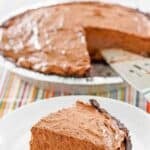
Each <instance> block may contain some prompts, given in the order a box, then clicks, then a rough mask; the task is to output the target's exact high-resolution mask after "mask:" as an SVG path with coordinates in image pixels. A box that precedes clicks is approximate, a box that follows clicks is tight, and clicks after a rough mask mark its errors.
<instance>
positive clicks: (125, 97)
mask: <svg viewBox="0 0 150 150" xmlns="http://www.w3.org/2000/svg"><path fill="white" fill-rule="evenodd" d="M106 91H107V92H101V90H100V91H99V92H98V93H88V94H90V95H100V96H105V97H111V98H115V99H120V100H122V101H125V102H128V103H130V104H132V105H136V106H138V107H141V108H144V107H145V106H144V105H145V103H144V100H143V99H142V97H141V96H140V95H139V94H137V92H136V91H135V90H133V89H132V88H131V87H130V86H127V87H126V88H123V87H117V88H114V89H113V90H112V89H109V88H107V89H106ZM70 94H73V93H70ZM70 94H69V93H65V92H64V93H63V92H58V91H57V92H56V91H54V89H53V90H51V89H42V88H38V87H36V86H34V85H32V84H30V83H28V82H25V81H23V80H21V78H19V77H18V76H16V75H14V74H13V73H10V72H9V71H8V70H6V69H5V68H2V67H0V117H2V116H4V115H5V114H6V113H8V112H11V111H12V110H14V109H16V108H19V107H21V106H23V105H25V104H28V103H31V102H35V101H36V100H39V99H47V98H49V97H52V96H60V95H70ZM75 94H77V93H75Z"/></svg>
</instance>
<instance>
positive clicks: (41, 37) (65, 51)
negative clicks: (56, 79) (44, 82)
mask: <svg viewBox="0 0 150 150" xmlns="http://www.w3.org/2000/svg"><path fill="white" fill-rule="evenodd" d="M107 48H122V49H125V50H129V51H132V52H135V53H138V54H141V53H148V54H149V53H150V18H149V16H148V15H146V14H144V13H141V12H139V11H138V10H134V9H131V8H126V7H123V6H119V5H113V4H104V3H96V2H75V3H66V4H58V5H53V6H48V7H42V8H38V9H32V10H27V11H25V12H24V13H22V14H19V15H17V16H15V17H13V18H10V19H9V20H7V21H6V22H4V23H3V24H2V25H1V26H0V52H1V54H2V55H4V56H5V57H7V58H8V57H9V58H11V60H13V61H14V62H15V63H16V64H17V65H18V66H21V67H24V68H27V69H32V70H34V71H38V72H42V73H44V74H57V75H62V76H79V77H81V76H85V75H86V74H88V72H89V71H90V68H91V62H92V61H95V60H96V61H97V60H98V61H99V60H101V59H102V57H101V50H102V49H107Z"/></svg>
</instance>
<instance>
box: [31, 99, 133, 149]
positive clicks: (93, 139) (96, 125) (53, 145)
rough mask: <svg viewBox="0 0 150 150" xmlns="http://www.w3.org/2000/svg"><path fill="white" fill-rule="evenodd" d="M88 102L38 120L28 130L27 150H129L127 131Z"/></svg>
mask: <svg viewBox="0 0 150 150" xmlns="http://www.w3.org/2000/svg"><path fill="white" fill-rule="evenodd" d="M90 101H91V105H89V104H85V103H83V102H81V101H78V102H77V103H76V105H75V106H73V107H70V108H66V109H63V110H60V111H58V112H56V113H52V114H50V115H48V116H47V117H44V118H42V119H41V120H40V121H39V122H38V123H37V124H35V125H34V126H33V127H32V129H31V132H32V137H31V141H30V150H131V149H132V144H131V140H130V136H129V132H128V130H127V128H126V127H125V126H124V125H123V124H122V123H120V121H118V120H117V119H116V118H114V117H112V116H111V115H110V114H109V113H108V112H106V111H105V110H104V109H103V108H100V107H99V104H98V103H97V101H95V100H90Z"/></svg>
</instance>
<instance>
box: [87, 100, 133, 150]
mask: <svg viewBox="0 0 150 150" xmlns="http://www.w3.org/2000/svg"><path fill="white" fill-rule="evenodd" d="M89 101H90V104H91V105H92V106H93V107H94V108H96V109H97V110H98V111H99V112H100V113H103V114H105V116H106V117H108V116H109V118H111V119H113V120H115V121H116V122H117V125H118V127H119V129H120V130H122V131H124V132H125V133H126V139H125V141H124V142H125V145H126V148H125V150H132V143H131V137H130V136H129V131H128V129H127V128H126V127H125V125H124V124H123V123H121V122H120V121H119V120H118V119H116V118H115V117H113V116H111V115H110V114H109V113H108V112H107V111H106V110H105V109H103V108H101V107H100V104H99V103H98V101H97V100H95V99H90V100H89Z"/></svg>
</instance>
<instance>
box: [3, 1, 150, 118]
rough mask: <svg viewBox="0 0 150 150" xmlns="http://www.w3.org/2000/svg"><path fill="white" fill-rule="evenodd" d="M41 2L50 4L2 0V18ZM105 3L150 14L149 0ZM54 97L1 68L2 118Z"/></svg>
mask: <svg viewBox="0 0 150 150" xmlns="http://www.w3.org/2000/svg"><path fill="white" fill-rule="evenodd" d="M41 1H42V2H43V3H45V2H48V0H11V1H10V0H0V18H1V17H4V16H6V15H8V14H10V13H12V12H14V11H15V10H17V9H20V8H21V7H25V6H29V5H31V4H34V3H38V2H41ZM49 1H50V0H49ZM59 1H62V0H59ZM104 1H111V2H116V1H117V2H119V3H122V4H123V3H125V4H126V5H130V6H132V7H138V8H140V9H142V10H145V11H149V12H150V1H149V0H104ZM53 95H54V93H53V91H51V90H44V89H40V88H37V87H36V86H34V85H31V84H29V83H27V82H25V81H22V80H21V79H20V78H19V77H17V76H16V75H14V74H12V73H10V72H9V71H8V70H6V69H5V68H3V67H0V117H2V116H3V115H4V114H6V113H8V112H10V111H12V110H14V109H16V108H18V107H21V106H22V105H25V104H27V103H30V102H33V101H36V100H37V99H43V98H49V97H51V96H53Z"/></svg>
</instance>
